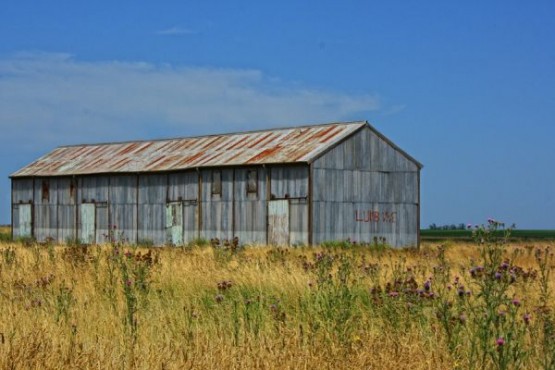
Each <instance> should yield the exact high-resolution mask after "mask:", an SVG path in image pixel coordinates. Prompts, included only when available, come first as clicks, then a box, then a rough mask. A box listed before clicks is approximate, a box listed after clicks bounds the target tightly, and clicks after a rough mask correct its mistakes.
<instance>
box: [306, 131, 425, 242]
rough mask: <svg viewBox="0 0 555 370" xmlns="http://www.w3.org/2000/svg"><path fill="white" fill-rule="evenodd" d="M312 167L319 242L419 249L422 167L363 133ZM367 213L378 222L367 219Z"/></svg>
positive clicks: (341, 145)
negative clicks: (382, 241)
mask: <svg viewBox="0 0 555 370" xmlns="http://www.w3.org/2000/svg"><path fill="white" fill-rule="evenodd" d="M313 165H314V170H313V174H314V175H313V176H314V177H313V180H312V183H313V191H314V194H313V207H312V208H313V210H312V212H313V214H312V219H313V225H312V226H313V242H314V243H321V242H323V241H328V240H345V239H347V238H350V239H351V240H356V241H364V242H372V241H373V239H374V237H385V238H386V240H387V243H389V244H391V245H393V246H397V247H399V246H415V245H417V234H418V230H417V227H418V226H417V223H418V222H417V219H418V199H419V198H418V167H417V166H416V164H415V163H414V162H412V161H410V160H409V159H407V158H406V157H405V156H404V155H403V154H402V153H401V152H399V151H397V150H396V149H395V148H394V147H393V146H392V145H390V144H389V143H388V142H386V141H385V140H383V139H382V138H380V137H379V136H378V135H376V134H375V133H374V132H372V130H370V129H369V128H368V129H363V130H361V131H360V132H358V133H356V134H355V135H353V136H351V137H350V138H348V139H347V140H345V141H344V142H342V143H341V144H339V145H337V146H336V147H334V148H333V149H332V150H330V151H329V152H327V153H326V154H324V155H323V156H322V157H321V158H319V159H317V160H316V161H315V162H314V164H313ZM367 212H371V213H372V215H375V214H376V213H377V214H378V215H379V216H378V220H374V218H373V217H374V216H373V217H370V219H369V220H365V219H366V218H368V217H367V215H368V213H367ZM392 214H395V222H391V219H392V216H391V215H392ZM357 215H358V216H357ZM361 216H362V217H361ZM384 218H385V219H386V220H384ZM361 219H362V220H361Z"/></svg>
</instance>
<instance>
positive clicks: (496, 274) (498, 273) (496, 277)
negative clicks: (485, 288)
mask: <svg viewBox="0 0 555 370" xmlns="http://www.w3.org/2000/svg"><path fill="white" fill-rule="evenodd" d="M502 276H503V275H501V273H500V272H499V271H498V272H496V273H495V275H494V276H493V277H494V278H495V280H501V277H502Z"/></svg>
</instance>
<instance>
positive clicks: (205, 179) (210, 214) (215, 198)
mask: <svg viewBox="0 0 555 370" xmlns="http://www.w3.org/2000/svg"><path fill="white" fill-rule="evenodd" d="M212 171H221V181H222V193H221V195H218V194H212V192H211V185H212ZM200 172H201V176H202V181H201V183H202V191H201V194H202V202H201V207H202V218H201V225H202V228H201V230H200V235H201V237H202V238H204V239H212V238H219V239H232V238H233V219H232V217H233V170H232V169H221V170H220V169H205V170H201V171H200Z"/></svg>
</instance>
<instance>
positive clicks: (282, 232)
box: [268, 199, 289, 245]
mask: <svg viewBox="0 0 555 370" xmlns="http://www.w3.org/2000/svg"><path fill="white" fill-rule="evenodd" d="M268 243H269V244H270V245H289V201H288V200H286V199H285V200H271V201H270V202H269V203H268Z"/></svg>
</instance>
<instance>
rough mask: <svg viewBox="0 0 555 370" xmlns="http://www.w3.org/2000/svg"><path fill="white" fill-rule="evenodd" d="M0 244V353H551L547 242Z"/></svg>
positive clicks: (503, 361)
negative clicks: (403, 246) (397, 246)
mask: <svg viewBox="0 0 555 370" xmlns="http://www.w3.org/2000/svg"><path fill="white" fill-rule="evenodd" d="M486 244H488V243H486ZM0 253H1V256H0V282H1V283H0V284H1V285H0V308H1V312H2V315H1V316H0V368H14V369H30V368H36V369H39V368H40V369H43V368H46V369H64V368H67V369H70V368H71V369H75V368H78V369H89V368H95V369H112V368H118V369H127V368H137V369H182V368H193V369H223V368H225V369H228V368H229V369H278V368H279V369H457V368H458V369H476V368H483V369H492V368H500V369H514V368H522V369H553V368H554V366H555V363H554V353H555V317H554V314H553V289H554V288H555V286H554V285H555V283H554V276H553V272H552V270H553V263H554V259H553V255H552V252H551V251H550V250H549V249H548V244H547V243H540V244H530V245H504V246H496V245H495V244H491V246H490V247H486V246H478V245H474V244H456V245H447V246H442V247H440V246H438V245H436V244H427V245H424V246H422V247H421V249H420V250H419V251H416V250H389V249H383V248H376V247H360V246H351V247H348V248H340V247H336V248H331V247H330V248H289V249H276V248H270V247H259V248H255V247H249V248H245V249H239V250H232V249H225V248H214V247H211V246H203V247H199V246H193V247H184V248H169V247H168V248H159V249H156V248H152V249H150V250H149V249H145V248H135V247H131V246H124V245H120V244H119V243H114V244H111V245H105V246H99V247H88V248H84V247H80V246H73V247H62V246H54V245H35V244H32V243H27V244H21V243H10V242H3V243H2V244H0Z"/></svg>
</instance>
